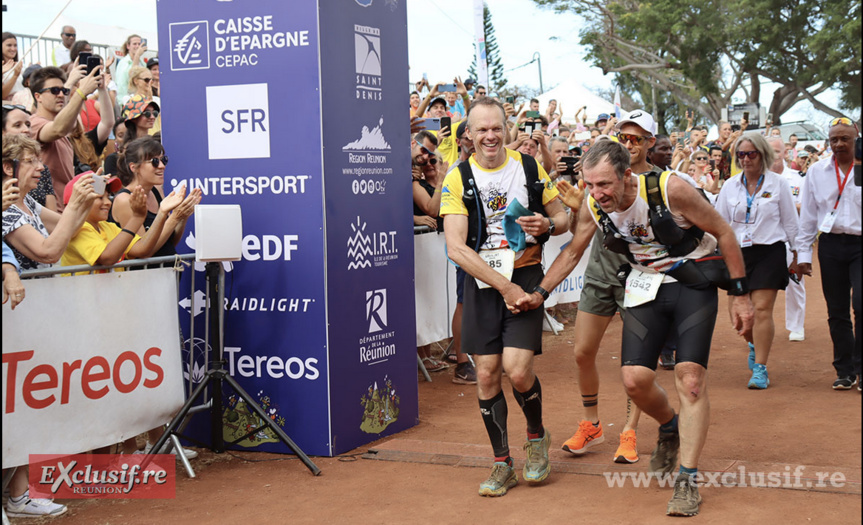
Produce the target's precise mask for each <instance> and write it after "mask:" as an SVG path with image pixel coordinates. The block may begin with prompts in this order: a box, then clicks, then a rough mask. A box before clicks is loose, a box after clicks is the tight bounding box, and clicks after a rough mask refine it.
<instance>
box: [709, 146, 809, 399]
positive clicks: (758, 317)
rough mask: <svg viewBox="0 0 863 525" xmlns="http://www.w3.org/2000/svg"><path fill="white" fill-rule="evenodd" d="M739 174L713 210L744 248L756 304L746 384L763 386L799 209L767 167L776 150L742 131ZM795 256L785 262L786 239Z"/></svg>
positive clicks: (738, 149) (782, 182)
mask: <svg viewBox="0 0 863 525" xmlns="http://www.w3.org/2000/svg"><path fill="white" fill-rule="evenodd" d="M734 151H735V155H736V156H737V162H738V164H739V165H740V166H741V167H742V168H743V171H742V173H740V174H739V175H735V176H734V177H731V178H730V179H729V180H728V181H727V182H726V183H725V184H724V185H723V186H722V190H720V192H719V196H718V197H717V199H716V205H715V206H716V211H718V212H719V215H721V216H722V218H724V219H725V220H726V221H728V222H729V224H731V228H732V229H733V230H734V233H735V234H736V236H737V241H738V243H740V247H741V248H742V251H743V260H744V262H745V263H746V277H747V278H748V279H749V289H750V290H751V294H752V303H753V305H754V306H755V326H754V327H753V329H752V340H751V341H749V369H750V370H752V377H751V378H750V380H749V384H748V386H749V388H755V389H765V388H767V386H768V385H769V384H770V380H769V379H768V377H767V358H768V356H769V355H770V348H771V346H772V344H773V334H774V331H775V325H774V322H773V307H774V304H775V303H776V295H777V292H778V291H779V290H784V289H785V287H786V286H787V285H788V278H789V271H794V272H795V273H796V272H797V268H796V267H797V247H796V246H795V242H796V237H797V208H796V207H795V206H794V198H793V197H792V195H791V189H790V188H789V187H788V183H787V182H786V181H785V179H784V178H782V176H781V175H779V174H777V173H773V172H772V171H770V169H769V168H770V166H772V165H773V161H774V160H776V159H775V157H776V153H775V152H774V151H773V148H772V147H770V145H769V144H768V143H767V141H766V140H765V139H764V137H762V136H761V135H759V134H756V133H748V134H745V135H742V136H741V137H740V138H739V139H737V142H736V143H735V144H734ZM786 242H788V243H789V244H790V245H791V251H792V253H793V254H794V260H793V261H792V262H791V266H790V267H789V266H787V265H786V261H785V243H786Z"/></svg>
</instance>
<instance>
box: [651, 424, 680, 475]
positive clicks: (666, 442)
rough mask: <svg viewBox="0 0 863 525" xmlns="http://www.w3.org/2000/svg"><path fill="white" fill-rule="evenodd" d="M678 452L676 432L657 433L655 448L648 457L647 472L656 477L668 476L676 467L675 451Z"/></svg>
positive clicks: (678, 435) (678, 436) (678, 439)
mask: <svg viewBox="0 0 863 525" xmlns="http://www.w3.org/2000/svg"><path fill="white" fill-rule="evenodd" d="M678 450H680V434H679V433H678V432H663V431H661V430H660V431H659V439H657V440H656V448H655V449H654V450H653V454H651V455H650V467H649V469H648V472H650V473H651V474H653V475H655V476H656V477H664V476H669V475H671V473H672V472H673V471H674V467H676V466H677V451H678Z"/></svg>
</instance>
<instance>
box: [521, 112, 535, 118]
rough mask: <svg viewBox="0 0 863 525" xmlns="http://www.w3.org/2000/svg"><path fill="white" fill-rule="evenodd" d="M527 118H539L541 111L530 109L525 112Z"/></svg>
mask: <svg viewBox="0 0 863 525" xmlns="http://www.w3.org/2000/svg"><path fill="white" fill-rule="evenodd" d="M524 115H525V116H526V117H527V118H539V111H528V112H527V113H525V114H524Z"/></svg>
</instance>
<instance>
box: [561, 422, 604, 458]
mask: <svg viewBox="0 0 863 525" xmlns="http://www.w3.org/2000/svg"><path fill="white" fill-rule="evenodd" d="M603 441H605V438H604V437H603V435H602V423H597V424H596V425H594V424H593V423H591V422H590V421H587V420H586V419H582V420H581V421H580V422H579V423H578V430H577V431H576V432H575V435H574V436H572V437H571V438H569V439H567V440H566V441H564V443H563V447H562V448H563V450H565V451H567V452H569V453H570V454H575V455H576V456H581V455H582V454H584V453H585V452H587V449H589V448H590V447H592V446H594V445H599V444H600V443H602V442H603Z"/></svg>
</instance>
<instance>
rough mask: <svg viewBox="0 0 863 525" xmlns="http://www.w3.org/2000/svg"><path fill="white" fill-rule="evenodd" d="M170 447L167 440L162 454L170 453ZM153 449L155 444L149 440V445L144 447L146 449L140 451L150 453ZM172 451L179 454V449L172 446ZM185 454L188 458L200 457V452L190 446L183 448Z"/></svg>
mask: <svg viewBox="0 0 863 525" xmlns="http://www.w3.org/2000/svg"><path fill="white" fill-rule="evenodd" d="M168 447H169V445H168V442H167V441H166V442H165V444H164V445H162V451H161V452H160V454H168ZM152 449H153V444H152V443H150V442H149V441H147V446H145V447H144V450H141V451H139V452H140V453H141V454H149V453H150V450H152ZM170 453H171V454H173V455H175V456H176V455H177V449H176V448H171V452H170ZM183 455H184V456H186V459H195V458H196V457H198V452H197V451H195V450H192V449H190V448H183Z"/></svg>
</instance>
